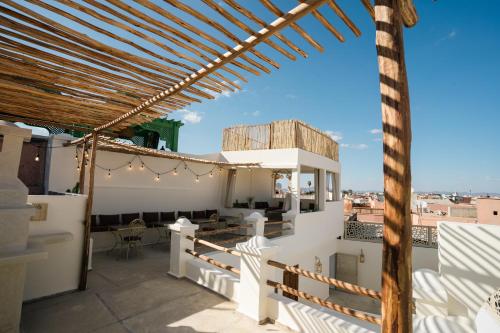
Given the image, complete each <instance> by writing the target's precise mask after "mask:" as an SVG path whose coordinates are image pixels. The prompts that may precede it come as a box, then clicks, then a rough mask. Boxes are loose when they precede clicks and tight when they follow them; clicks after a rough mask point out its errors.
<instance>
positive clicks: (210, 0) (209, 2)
mask: <svg viewBox="0 0 500 333" xmlns="http://www.w3.org/2000/svg"><path fill="white" fill-rule="evenodd" d="M202 1H203V2H204V3H205V4H206V5H207V6H209V7H210V8H212V9H213V10H215V11H216V12H217V13H219V14H220V15H222V16H223V17H224V18H225V19H226V20H228V21H229V22H231V23H233V24H234V25H236V26H237V27H239V28H240V29H242V30H243V31H245V32H247V33H248V34H250V35H255V31H253V30H252V29H251V28H250V27H249V26H247V25H246V24H245V23H243V22H241V21H240V20H238V19H237V18H235V17H234V16H232V15H231V14H230V13H229V12H228V11H226V10H225V9H224V8H222V6H220V5H218V4H217V3H216V2H215V1H213V0H202ZM264 43H266V44H267V45H269V46H271V47H272V48H274V49H275V50H277V51H278V52H280V53H281V54H283V55H284V56H286V57H287V58H289V59H291V60H296V59H297V58H296V57H295V56H294V55H293V54H291V53H290V52H288V51H286V50H285V49H283V48H282V47H281V46H279V45H277V44H276V43H274V42H273V41H272V40H271V39H268V40H265V41H264Z"/></svg>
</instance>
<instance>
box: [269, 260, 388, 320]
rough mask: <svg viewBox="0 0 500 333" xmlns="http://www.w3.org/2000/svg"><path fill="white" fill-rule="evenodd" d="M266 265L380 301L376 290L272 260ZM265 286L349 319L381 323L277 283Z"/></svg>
mask: <svg viewBox="0 0 500 333" xmlns="http://www.w3.org/2000/svg"><path fill="white" fill-rule="evenodd" d="M267 264H268V265H270V266H273V267H276V268H280V269H283V270H285V271H287V272H292V273H295V274H298V275H301V276H304V277H307V278H309V279H312V280H315V281H318V282H322V283H326V284H328V285H331V286H335V287H337V288H341V289H344V290H347V291H349V292H351V293H353V294H356V295H361V296H367V297H371V298H374V299H377V300H381V299H382V294H381V293H380V292H378V291H376V290H372V289H368V288H364V287H361V286H358V285H355V284H352V283H348V282H344V281H340V280H337V279H332V278H330V277H327V276H324V275H321V274H317V273H314V272H311V271H308V270H305V269H301V268H298V267H294V266H290V265H287V264H283V263H280V262H278V261H274V260H268V261H267ZM267 284H268V285H269V286H271V287H273V288H276V289H280V290H282V291H284V292H286V293H288V294H290V295H293V296H296V297H300V298H303V299H305V300H308V301H309V302H312V303H315V304H319V305H321V306H323V307H326V308H328V309H331V310H334V311H337V312H340V313H343V314H345V315H348V316H351V317H354V318H357V319H361V320H364V321H367V322H370V323H373V324H377V325H380V324H381V323H382V321H381V319H380V317H378V316H375V315H370V314H367V313H365V312H363V311H358V310H354V309H351V308H349V307H346V306H342V305H339V304H335V303H333V302H330V301H326V300H324V299H321V298H319V297H317V296H313V295H310V294H308V293H306V292H303V291H300V290H297V289H294V288H291V287H290V286H287V285H284V284H281V283H278V282H274V281H271V280H268V281H267Z"/></svg>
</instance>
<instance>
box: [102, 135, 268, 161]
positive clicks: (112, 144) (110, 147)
mask: <svg viewBox="0 0 500 333" xmlns="http://www.w3.org/2000/svg"><path fill="white" fill-rule="evenodd" d="M97 149H98V150H103V151H110V152H115V153H123V154H131V155H138V156H150V157H159V158H166V159H171V160H179V161H185V162H194V163H201V164H211V165H217V166H220V167H259V166H260V164H259V163H231V162H224V161H216V160H211V159H205V158H199V157H194V156H189V155H185V154H180V153H174V152H169V151H163V150H157V149H152V148H146V147H141V146H136V145H131V144H125V143H120V142H117V141H114V140H112V139H111V138H108V137H102V136H101V137H99V140H98V143H97Z"/></svg>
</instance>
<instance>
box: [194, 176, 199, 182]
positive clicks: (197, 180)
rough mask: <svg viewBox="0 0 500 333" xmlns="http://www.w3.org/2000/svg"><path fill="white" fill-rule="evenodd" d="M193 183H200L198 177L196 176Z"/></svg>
mask: <svg viewBox="0 0 500 333" xmlns="http://www.w3.org/2000/svg"><path fill="white" fill-rule="evenodd" d="M194 181H195V182H197V183H199V182H200V177H198V175H197V176H196V179H195V180H194Z"/></svg>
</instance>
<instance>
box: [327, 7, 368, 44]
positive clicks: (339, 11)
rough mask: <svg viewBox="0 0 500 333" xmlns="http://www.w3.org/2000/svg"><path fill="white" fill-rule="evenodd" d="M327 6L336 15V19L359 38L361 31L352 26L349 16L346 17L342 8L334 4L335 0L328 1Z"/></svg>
mask: <svg viewBox="0 0 500 333" xmlns="http://www.w3.org/2000/svg"><path fill="white" fill-rule="evenodd" d="M328 5H329V6H330V8H331V9H332V10H333V11H334V12H335V14H337V16H338V17H340V19H341V20H342V21H343V22H344V23H345V25H347V27H348V28H349V29H351V31H352V32H353V33H354V35H355V36H356V37H359V36H361V30H359V28H358V27H357V26H356V25H355V24H354V22H352V21H351V19H350V18H349V16H347V15H346V14H345V13H344V11H343V10H342V8H340V6H339V5H338V4H337V3H336V2H335V0H330V1H328Z"/></svg>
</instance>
